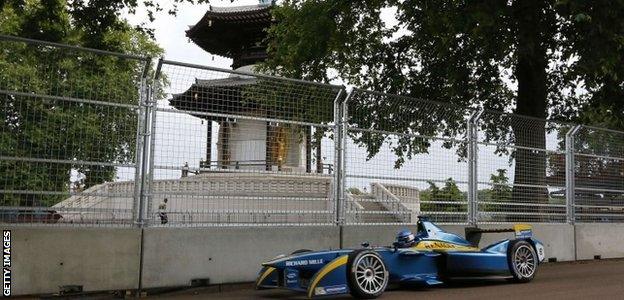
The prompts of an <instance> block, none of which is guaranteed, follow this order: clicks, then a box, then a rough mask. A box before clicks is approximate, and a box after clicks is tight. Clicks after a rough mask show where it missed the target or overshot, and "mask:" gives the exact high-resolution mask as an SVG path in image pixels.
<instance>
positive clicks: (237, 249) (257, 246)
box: [143, 226, 340, 288]
mask: <svg viewBox="0 0 624 300" xmlns="http://www.w3.org/2000/svg"><path fill="white" fill-rule="evenodd" d="M339 233H340V229H339V228H338V227H335V226H334V227H320V226H319V227H317V226H315V227H250V228H235V227H231V228H227V227H221V228H148V229H145V230H144V237H143V239H144V244H143V247H144V248H143V249H144V252H143V254H144V259H143V287H144V288H153V287H168V286H188V285H189V284H190V283H191V280H193V279H209V280H210V283H211V284H219V283H236V282H249V281H253V280H255V277H256V275H257V273H258V271H259V270H260V263H262V262H263V261H266V260H269V259H271V258H273V257H275V256H276V255H277V254H280V253H284V254H288V253H290V252H292V251H295V250H298V249H313V250H314V249H327V248H338V247H339V245H340V235H339Z"/></svg>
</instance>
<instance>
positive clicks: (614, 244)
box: [576, 224, 624, 260]
mask: <svg viewBox="0 0 624 300" xmlns="http://www.w3.org/2000/svg"><path fill="white" fill-rule="evenodd" d="M596 255H600V256H601V258H616V257H624V224H577V225H576V258H577V259H579V260H582V259H593V258H594V256H596Z"/></svg>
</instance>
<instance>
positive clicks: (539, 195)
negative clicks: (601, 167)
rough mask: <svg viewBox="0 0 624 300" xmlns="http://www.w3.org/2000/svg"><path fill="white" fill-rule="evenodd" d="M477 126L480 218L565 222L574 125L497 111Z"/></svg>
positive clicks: (480, 118)
mask: <svg viewBox="0 0 624 300" xmlns="http://www.w3.org/2000/svg"><path fill="white" fill-rule="evenodd" d="M475 126H476V127H477V128H478V135H477V137H476V140H477V141H476V144H477V147H478V151H477V174H478V175H477V183H478V190H477V193H478V195H477V197H476V199H477V201H478V203H477V207H478V214H479V215H478V217H477V219H478V220H479V222H565V221H566V197H565V191H566V182H565V161H566V157H565V135H566V132H567V131H568V130H569V129H570V127H571V126H570V125H568V124H563V123H557V122H552V121H546V120H541V119H535V118H529V117H523V116H518V115H513V114H504V113H500V112H494V111H484V112H483V113H482V114H481V115H480V117H479V119H478V120H476V121H475Z"/></svg>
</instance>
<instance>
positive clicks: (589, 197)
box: [572, 126, 624, 222]
mask: <svg viewBox="0 0 624 300" xmlns="http://www.w3.org/2000/svg"><path fill="white" fill-rule="evenodd" d="M572 138H573V142H572V143H573V145H574V148H573V151H574V153H573V157H572V159H573V160H574V161H573V166H574V169H573V170H572V172H573V174H574V175H573V180H574V195H573V197H574V213H575V219H576V221H578V222H622V221H624V132H618V131H612V130H606V129H602V128H595V127H590V126H579V127H578V128H577V130H575V131H574V132H573V135H572Z"/></svg>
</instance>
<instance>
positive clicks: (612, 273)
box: [150, 260, 624, 300]
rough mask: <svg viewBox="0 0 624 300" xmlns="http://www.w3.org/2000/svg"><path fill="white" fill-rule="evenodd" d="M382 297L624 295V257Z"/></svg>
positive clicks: (204, 293)
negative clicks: (515, 279)
mask: <svg viewBox="0 0 624 300" xmlns="http://www.w3.org/2000/svg"><path fill="white" fill-rule="evenodd" d="M230 289H232V288H230ZM165 297H166V298H169V299H178V300H182V299H204V298H210V299H217V300H219V299H221V300H233V299H237V300H238V299H265V300H271V299H306V298H305V296H304V295H303V294H299V293H292V292H289V291H283V290H264V291H255V290H252V289H249V288H244V287H242V288H241V287H240V286H239V287H237V288H236V289H232V290H229V291H224V292H218V293H215V292H214V289H195V290H187V291H182V292H175V293H168V294H162V295H158V296H152V297H150V298H165ZM324 299H351V298H350V297H333V298H324ZM379 299H504V300H509V299H522V300H526V299H548V300H554V299H584V300H586V299H593V300H607V299H624V260H602V261H584V262H572V263H550V264H544V265H541V266H540V268H539V269H538V273H537V275H536V277H535V279H534V280H533V281H532V282H530V283H527V284H510V283H507V282H506V281H505V280H497V281H487V282H486V281H483V280H473V281H457V282H453V283H450V284H448V285H445V286H439V287H435V288H411V289H409V290H393V291H386V292H385V293H384V294H383V295H382V296H381V297H380V298H379Z"/></svg>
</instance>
